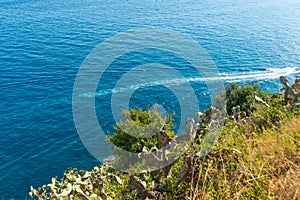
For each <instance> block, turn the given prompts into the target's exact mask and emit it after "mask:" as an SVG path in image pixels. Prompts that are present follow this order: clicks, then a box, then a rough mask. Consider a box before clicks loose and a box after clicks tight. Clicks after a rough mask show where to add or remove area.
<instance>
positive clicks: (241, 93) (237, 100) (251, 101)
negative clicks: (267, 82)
mask: <svg viewBox="0 0 300 200" xmlns="http://www.w3.org/2000/svg"><path fill="white" fill-rule="evenodd" d="M258 89H259V85H258V84H255V85H245V86H238V85H237V84H236V83H232V84H231V85H230V86H228V87H226V101H227V103H226V108H227V113H228V114H229V115H232V108H233V107H236V106H240V110H241V111H245V112H246V113H247V114H248V115H250V114H251V113H252V112H253V111H254V109H255V107H254V105H255V103H256V100H255V98H254V96H255V94H256V95H257V96H259V97H260V98H262V99H263V100H266V99H267V97H268V93H267V92H264V91H260V90H258Z"/></svg>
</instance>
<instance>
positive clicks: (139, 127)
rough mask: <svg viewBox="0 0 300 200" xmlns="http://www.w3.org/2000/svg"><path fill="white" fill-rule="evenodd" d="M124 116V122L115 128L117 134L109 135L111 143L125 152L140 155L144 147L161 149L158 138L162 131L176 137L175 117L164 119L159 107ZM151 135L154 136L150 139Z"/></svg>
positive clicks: (170, 116)
mask: <svg viewBox="0 0 300 200" xmlns="http://www.w3.org/2000/svg"><path fill="white" fill-rule="evenodd" d="M123 116H124V121H123V122H119V123H117V124H116V125H115V126H114V130H115V133H113V134H109V135H108V139H109V141H110V142H111V143H113V144H114V145H116V146H117V147H119V148H122V149H123V150H126V151H130V152H133V153H139V152H141V151H142V150H143V147H147V148H149V149H150V148H152V147H159V144H158V142H157V136H158V132H159V131H160V129H164V130H166V131H167V132H168V134H169V136H174V132H173V131H172V128H173V123H172V121H173V116H172V115H167V116H166V117H162V113H160V112H159V111H158V108H157V106H154V108H153V109H152V110H150V109H147V110H145V111H143V110H142V109H132V110H130V111H124V113H123ZM149 134H151V135H152V136H151V137H148V136H149ZM159 148H160V147H159Z"/></svg>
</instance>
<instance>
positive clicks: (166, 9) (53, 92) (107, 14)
mask: <svg viewBox="0 0 300 200" xmlns="http://www.w3.org/2000/svg"><path fill="white" fill-rule="evenodd" d="M299 10H300V2H299V1H295V0H287V1H279V0H275V1H274V0H273V1H271V0H268V1H264V2H262V1H259V0H252V1H246V0H237V1H234V2H233V1H228V0H217V1H208V0H204V1H196V0H179V1H173V0H172V1H163V0H156V1H154V0H145V1H134V0H127V1H111V0H93V1H92V0H87V1H86V0H83V1H81V0H80V1H79V0H65V1H58V0H53V1H45V0H0V149H1V151H0V199H9V198H14V199H25V198H26V196H27V193H28V190H29V187H30V185H33V186H34V187H38V186H41V185H43V184H46V183H48V182H50V179H51V177H52V176H61V175H62V173H63V171H64V170H65V169H66V168H67V167H70V166H72V167H77V168H80V169H92V167H93V166H94V165H97V164H99V161H97V160H96V159H95V158H93V157H92V156H91V155H90V154H89V153H88V151H87V150H86V149H85V148H84V146H83V144H82V143H81V141H80V139H79V137H78V134H77V132H76V129H75V125H74V122H73V116H72V90H73V85H74V81H75V77H76V73H77V71H78V69H79V68H80V66H81V64H82V62H83V60H84V59H85V57H86V56H87V55H88V54H89V52H90V51H91V50H92V49H93V48H94V47H95V46H96V45H98V44H99V43H100V42H102V41H103V40H104V39H106V38H109V37H111V36H113V35H115V34H117V33H118V32H121V31H127V30H129V29H135V28H145V27H160V28H167V29H170V30H173V31H177V32H179V33H181V34H183V35H186V36H187V37H190V38H192V39H194V40H195V41H197V42H198V43H199V44H200V45H201V46H202V47H203V48H205V49H206V50H207V52H208V53H209V55H210V56H211V58H212V59H213V60H214V62H215V64H216V66H217V67H218V68H219V70H220V73H221V76H222V77H223V78H224V81H226V82H231V81H235V82H239V83H241V84H244V83H249V82H258V83H260V84H261V85H262V87H263V88H264V89H267V90H270V91H278V90H279V89H280V88H281V86H280V84H279V81H278V77H279V76H280V75H288V78H289V80H293V78H294V77H295V76H296V75H300V70H299V66H300V20H299V19H300V12H299ZM107 81H108V82H109V81H112V82H113V81H115V80H114V76H111V79H108V80H107ZM196 82H197V81H196ZM196 82H195V83H194V84H197V83H196ZM198 84H199V83H198ZM198 86H199V87H197V88H198V89H199V91H198V92H199V93H198V95H205V88H202V87H201V85H198ZM101 92H102V93H103V91H102V90H101V88H99V91H98V93H99V95H96V100H97V105H96V107H98V109H102V111H101V112H102V113H103V112H105V108H106V107H105V103H106V104H107V100H106V101H105V99H102V98H105V95H109V92H108V94H102V93H101ZM160 92H161V95H160V96H159V95H158V96H157V95H156V96H155V95H154V94H157V93H158V94H159V93H160ZM168 92H169V91H168V90H167V89H166V88H160V89H159V88H156V87H153V88H152V90H150V93H149V91H148V93H145V91H143V90H142V89H141V90H139V91H136V92H135V93H134V95H133V97H132V99H133V103H131V106H132V107H140V106H147V105H149V104H152V103H154V102H156V101H163V99H164V98H162V97H166V96H167V97H168V98H174V96H172V95H171V94H168ZM201 92H202V93H201ZM104 93H105V92H104ZM166 94H167V95H166ZM146 95H149V96H148V97H149V98H145V96H146ZM152 95H154V96H153V97H152ZM150 97H151V98H150ZM86 98H89V97H86ZM139 98H143V101H140V100H139ZM135 99H136V100H135ZM147 99H148V100H147ZM153 99H154V100H153ZM102 101H103V102H104V103H103V104H101V103H102ZM134 102H136V103H134ZM168 102H169V104H168ZM171 102H172V101H171ZM163 103H165V104H168V105H166V108H167V110H168V111H171V110H173V109H174V110H176V108H177V104H176V103H175V104H172V103H170V101H169V100H165V102H163ZM163 103H162V104H163ZM202 106H203V108H205V107H207V106H209V105H208V104H207V103H205V102H204V104H203V105H202ZM104 114H105V113H104ZM99 118H101V116H99ZM102 118H103V117H102ZM102 118H101V119H102ZM101 119H100V120H101ZM104 119H105V118H104ZM102 120H103V119H102ZM112 123H113V121H111V119H107V122H106V124H105V125H103V126H104V128H106V129H109V128H110V127H111V126H112Z"/></svg>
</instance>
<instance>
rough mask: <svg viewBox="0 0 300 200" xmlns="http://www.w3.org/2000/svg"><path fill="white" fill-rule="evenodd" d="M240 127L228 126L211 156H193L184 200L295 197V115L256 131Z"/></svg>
mask: <svg viewBox="0 0 300 200" xmlns="http://www.w3.org/2000/svg"><path fill="white" fill-rule="evenodd" d="M245 126H250V125H249V123H247V124H244V125H243V126H242V128H243V129H242V130H245V131H244V132H243V131H241V129H240V128H236V129H235V128H232V127H236V124H235V125H234V126H228V132H227V133H226V134H225V135H224V136H223V137H222V138H221V140H220V142H219V146H218V148H217V149H218V150H217V151H216V152H215V153H212V154H211V155H210V156H208V157H207V158H206V159H204V160H199V159H198V158H193V160H192V161H191V162H192V163H191V164H192V166H193V170H192V177H191V182H190V183H191V184H190V188H189V190H187V192H186V193H185V199H300V173H299V172H300V155H299V149H300V145H299V144H300V141H299V135H300V117H295V118H293V119H292V120H290V121H288V122H286V123H285V124H284V126H283V127H282V128H281V129H280V130H278V129H268V130H265V131H264V132H262V133H261V132H260V133H258V132H251V133H249V132H247V130H251V129H247V127H245ZM225 132H226V131H225ZM241 132H243V133H241Z"/></svg>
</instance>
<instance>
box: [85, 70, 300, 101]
mask: <svg viewBox="0 0 300 200" xmlns="http://www.w3.org/2000/svg"><path fill="white" fill-rule="evenodd" d="M297 74H300V67H286V68H267V69H266V70H264V71H252V72H230V73H219V77H204V78H203V77H197V78H189V79H183V78H181V79H171V80H160V81H155V82H151V83H146V84H136V85H129V86H128V87H125V88H113V89H106V90H100V91H98V92H96V94H95V95H96V96H103V95H107V94H111V93H112V94H115V93H122V92H127V91H132V90H136V89H139V88H140V89H141V88H146V87H152V86H158V85H164V86H179V85H181V84H183V83H186V82H208V81H216V80H218V79H219V78H221V79H222V80H223V81H224V82H227V83H231V82H249V81H259V80H273V79H278V78H279V77H280V76H290V75H297ZM80 96H82V97H93V96H94V95H93V94H89V93H84V94H82V95H80Z"/></svg>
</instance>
